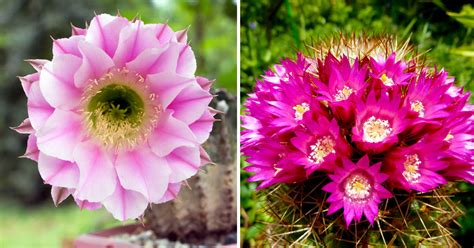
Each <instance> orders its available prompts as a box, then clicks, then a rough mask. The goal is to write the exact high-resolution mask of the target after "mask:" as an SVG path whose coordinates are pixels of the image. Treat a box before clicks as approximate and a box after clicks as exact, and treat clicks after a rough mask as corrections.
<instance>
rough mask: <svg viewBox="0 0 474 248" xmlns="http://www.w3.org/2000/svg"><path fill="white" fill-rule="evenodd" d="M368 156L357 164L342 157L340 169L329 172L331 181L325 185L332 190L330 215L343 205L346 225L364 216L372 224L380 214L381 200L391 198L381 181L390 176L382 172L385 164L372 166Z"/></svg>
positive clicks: (329, 200) (328, 190)
mask: <svg viewBox="0 0 474 248" xmlns="http://www.w3.org/2000/svg"><path fill="white" fill-rule="evenodd" d="M369 163H370V161H369V157H368V156H364V157H362V158H361V159H360V160H359V161H358V162H357V164H354V163H352V162H351V161H350V160H349V159H347V158H343V159H342V164H343V166H342V168H337V169H336V170H335V172H334V174H329V178H331V180H332V182H330V183H329V184H327V185H326V186H324V187H323V190H324V191H327V192H329V193H331V196H329V198H328V199H327V201H328V202H329V203H330V206H329V210H328V214H333V213H335V212H336V211H337V210H339V209H341V208H344V218H345V220H346V226H349V225H350V224H351V222H352V220H355V221H356V222H360V220H361V218H362V215H365V217H366V218H367V220H368V221H369V222H370V223H371V224H373V223H374V220H375V218H376V217H377V216H378V204H379V203H380V202H381V201H382V199H386V198H390V197H392V193H390V192H389V191H388V190H387V189H385V188H384V187H383V186H382V183H383V182H384V181H385V180H387V178H388V175H386V174H384V173H380V172H379V171H380V168H381V166H382V163H377V164H374V165H372V166H370V164H369Z"/></svg>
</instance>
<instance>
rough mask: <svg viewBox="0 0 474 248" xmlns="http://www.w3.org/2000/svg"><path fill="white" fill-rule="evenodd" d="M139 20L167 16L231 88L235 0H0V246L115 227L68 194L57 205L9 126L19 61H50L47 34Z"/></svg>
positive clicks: (26, 69)
mask: <svg viewBox="0 0 474 248" xmlns="http://www.w3.org/2000/svg"><path fill="white" fill-rule="evenodd" d="M117 10H118V11H120V13H121V15H122V16H125V17H127V18H129V19H132V18H133V17H135V16H137V15H138V16H139V17H140V18H141V19H142V20H143V21H144V22H145V23H151V22H161V23H163V22H168V24H169V25H170V26H171V28H173V29H174V30H175V31H177V30H181V29H184V28H187V27H188V26H190V30H189V33H188V37H189V40H190V43H191V46H192V48H193V50H194V52H195V55H196V57H197V61H198V71H197V75H201V76H205V77H207V78H210V79H216V83H215V87H220V88H226V89H227V90H228V91H230V92H232V93H236V90H237V86H236V85H237V66H236V58H237V44H236V40H237V31H236V30H237V28H236V25H237V23H236V18H237V16H236V15H237V9H236V3H235V1H233V0H201V1H199V0H185V1H173V0H127V1H125V0H123V1H118V0H100V1H98V0H85V1H77V0H0V141H1V142H0V247H2V248H3V247H8V248H10V247H62V246H68V244H70V241H71V240H73V239H74V238H75V237H77V236H78V235H79V234H82V233H86V232H91V231H95V230H100V229H103V228H106V227H110V226H114V225H121V224H122V223H120V222H118V221H115V220H114V219H113V218H112V216H111V215H110V214H108V213H107V212H106V211H105V210H100V211H94V212H90V211H87V210H84V211H81V210H80V209H79V208H77V207H76V206H75V205H74V203H73V201H72V200H70V199H69V200H68V201H67V202H65V203H63V204H62V205H61V206H60V207H58V208H55V207H54V205H53V203H52V201H51V199H50V193H49V190H50V186H47V185H44V184H43V182H42V181H41V178H40V176H39V173H38V170H37V168H36V163H35V162H33V161H30V160H28V159H18V156H20V155H22V154H23V153H24V149H25V147H26V139H27V136H26V135H20V134H17V133H16V132H14V131H12V130H10V129H9V127H12V126H16V125H18V124H19V123H20V122H21V121H22V120H23V119H24V118H26V117H27V112H26V97H25V96H24V93H23V91H22V88H21V85H20V81H19V80H18V79H17V78H16V76H18V75H26V74H29V73H32V72H34V70H33V68H31V67H30V66H29V65H28V64H27V63H26V62H24V59H28V58H43V59H51V56H52V52H51V47H52V42H51V38H50V36H52V37H55V38H63V37H68V36H69V35H70V33H71V31H70V23H72V24H74V25H75V26H79V27H84V25H85V22H88V21H90V20H91V19H92V17H93V16H94V12H95V13H97V14H100V13H109V14H116V13H117Z"/></svg>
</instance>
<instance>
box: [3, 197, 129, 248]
mask: <svg viewBox="0 0 474 248" xmlns="http://www.w3.org/2000/svg"><path fill="white" fill-rule="evenodd" d="M68 201H71V203H72V200H68ZM0 219H1V220H2V221H1V223H2V225H1V226H0V247H2V248H3V247H8V248H16V247H18V248H26V247H72V242H73V241H74V239H75V238H77V237H78V236H79V235H81V234H84V233H89V232H93V231H97V230H101V229H105V228H111V227H114V226H120V225H124V224H127V223H132V222H133V221H128V222H126V223H122V222H120V221H118V220H115V219H113V218H110V214H109V213H108V212H107V211H106V210H105V209H101V210H97V211H87V210H81V209H79V208H77V207H76V206H74V205H72V204H68V205H65V206H61V207H59V208H55V207H54V205H53V203H51V204H46V205H44V206H41V207H37V208H25V207H22V206H20V205H18V204H17V203H12V202H2V203H1V204H0Z"/></svg>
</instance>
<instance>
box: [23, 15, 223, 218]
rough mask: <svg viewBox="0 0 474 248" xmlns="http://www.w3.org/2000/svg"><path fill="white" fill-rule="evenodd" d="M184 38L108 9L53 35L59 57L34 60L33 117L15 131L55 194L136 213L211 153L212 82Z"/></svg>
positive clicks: (29, 92)
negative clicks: (207, 144) (201, 73)
mask: <svg viewBox="0 0 474 248" xmlns="http://www.w3.org/2000/svg"><path fill="white" fill-rule="evenodd" d="M186 37H187V30H182V31H178V32H174V31H173V30H172V29H171V28H170V27H169V26H168V25H167V24H144V23H143V22H142V21H140V20H133V21H129V20H127V19H126V18H123V17H120V16H111V15H107V14H102V15H98V16H95V17H94V18H93V19H92V21H91V22H90V24H89V25H88V27H87V28H85V29H81V28H77V27H73V30H72V36H71V37H68V38H62V39H56V40H54V41H53V58H52V59H51V61H48V60H30V61H29V62H30V64H32V65H33V67H34V68H35V69H36V71H37V72H36V73H33V74H30V75H27V76H25V77H21V78H20V79H21V82H22V86H23V89H24V91H25V94H26V96H27V97H28V104H27V106H28V119H27V120H26V121H25V122H24V123H22V125H20V126H19V127H18V128H16V129H17V130H18V131H19V132H23V133H28V134H29V138H28V146H27V151H26V153H25V155H24V156H25V157H28V158H30V159H33V160H35V161H37V162H38V169H39V172H40V175H41V177H42V178H43V180H44V182H45V183H46V184H50V185H52V186H53V193H52V194H53V197H54V199H55V202H60V201H61V200H63V199H64V195H66V196H67V195H69V194H70V195H72V196H73V197H74V199H75V201H76V202H77V204H78V205H79V206H80V207H81V208H87V209H96V208H99V207H101V206H104V207H105V208H106V209H107V210H108V211H109V212H111V213H112V214H113V216H114V217H115V218H117V219H119V220H125V219H131V218H137V217H138V216H140V215H142V214H143V212H144V210H145V209H146V208H147V206H148V205H149V204H150V203H160V202H163V201H167V200H171V199H173V198H175V196H176V194H177V192H178V191H179V186H180V184H181V182H183V181H184V180H186V179H187V178H189V177H191V176H193V175H194V174H196V172H197V171H198V170H199V168H200V167H201V166H202V165H203V163H205V162H206V161H207V159H202V158H207V155H206V154H205V152H204V150H203V149H202V148H201V144H202V143H203V142H204V141H205V140H206V139H207V138H208V137H209V134H210V131H211V129H212V125H213V122H214V118H213V115H214V112H213V111H211V110H210V108H209V107H208V104H209V102H210V101H211V99H212V95H211V94H210V93H209V88H210V85H211V82H210V81H209V80H207V79H205V78H202V77H196V76H195V72H196V59H195V56H194V53H193V51H192V49H191V47H190V46H189V45H188V44H187V43H186V39H187V38H186ZM59 196H62V197H59Z"/></svg>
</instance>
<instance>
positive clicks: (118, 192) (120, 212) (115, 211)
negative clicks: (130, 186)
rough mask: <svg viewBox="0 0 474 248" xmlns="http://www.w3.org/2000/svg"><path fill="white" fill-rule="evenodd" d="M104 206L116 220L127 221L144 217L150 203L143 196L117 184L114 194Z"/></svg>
mask: <svg viewBox="0 0 474 248" xmlns="http://www.w3.org/2000/svg"><path fill="white" fill-rule="evenodd" d="M102 204H103V205H104V207H105V208H106V209H107V210H108V211H109V212H110V213H112V215H113V216H114V217H115V218H116V219H118V220H121V221H125V220H128V219H135V218H138V217H139V216H140V215H142V214H143V212H144V211H145V209H146V208H147V206H148V201H147V200H146V198H145V197H144V196H143V195H142V194H140V193H138V192H136V191H133V190H127V189H124V188H123V187H122V186H121V185H120V183H119V182H117V185H116V187H115V191H114V193H113V194H112V195H111V196H109V197H108V198H107V199H105V200H104V201H103V202H102Z"/></svg>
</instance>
